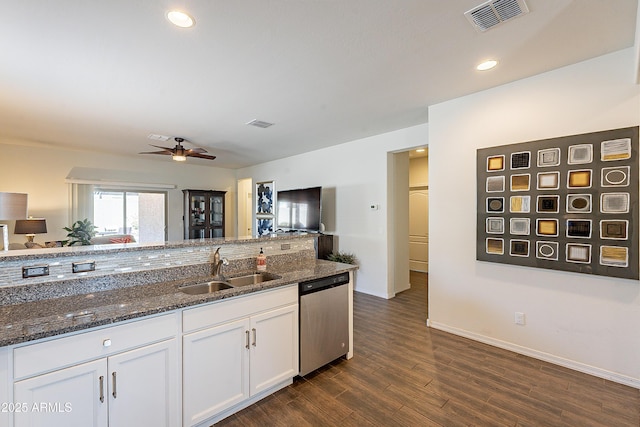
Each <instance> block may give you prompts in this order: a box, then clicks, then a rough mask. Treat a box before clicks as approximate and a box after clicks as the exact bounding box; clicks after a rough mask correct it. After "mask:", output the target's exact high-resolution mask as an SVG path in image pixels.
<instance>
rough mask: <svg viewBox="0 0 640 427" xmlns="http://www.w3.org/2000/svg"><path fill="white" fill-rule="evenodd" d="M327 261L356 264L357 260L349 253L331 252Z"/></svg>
mask: <svg viewBox="0 0 640 427" xmlns="http://www.w3.org/2000/svg"><path fill="white" fill-rule="evenodd" d="M327 259H328V260H329V261H333V262H341V263H343V264H357V263H358V259H357V258H356V256H355V255H354V254H352V253H349V252H340V251H338V252H331V253H330V254H329V255H328V256H327Z"/></svg>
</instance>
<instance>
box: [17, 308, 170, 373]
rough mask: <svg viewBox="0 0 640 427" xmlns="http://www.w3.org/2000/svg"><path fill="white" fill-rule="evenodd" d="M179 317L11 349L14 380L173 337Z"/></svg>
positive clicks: (104, 329)
mask: <svg viewBox="0 0 640 427" xmlns="http://www.w3.org/2000/svg"><path fill="white" fill-rule="evenodd" d="M178 328H179V313H177V312H176V313H171V314H165V315H162V316H158V317H154V318H151V319H145V320H137V321H133V322H129V323H124V324H119V325H117V326H111V327H107V328H102V329H97V330H91V331H89V332H80V333H77V334H75V335H70V336H66V337H64V338H54V339H51V340H48V341H44V342H39V343H35V344H28V345H24V346H20V347H17V348H14V350H13V355H14V363H13V367H14V371H13V372H14V376H15V380H20V379H23V378H26V377H30V376H33V375H38V374H41V373H44V372H49V371H53V370H56V369H60V368H64V367H66V366H70V365H75V364H78V363H82V362H86V361H89V360H93V359H97V358H100V357H106V356H109V355H111V354H114V353H119V352H122V351H125V350H129V349H131V348H135V347H140V346H143V345H147V344H150V343H153V342H158V341H161V340H164V339H167V338H171V337H175V336H176V335H177V334H178V332H179V330H178Z"/></svg>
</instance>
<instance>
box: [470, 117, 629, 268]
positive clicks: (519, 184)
mask: <svg viewBox="0 0 640 427" xmlns="http://www.w3.org/2000/svg"><path fill="white" fill-rule="evenodd" d="M638 129H639V128H638V127H631V128H623V129H615V130H608V131H602V132H594V133H588V134H582V135H572V136H565V137H559V138H552V139H545V140H539V141H531V142H524V143H517V144H510V145H503V146H498V147H490V148H483V149H479V150H478V151H477V195H478V196H477V246H476V254H477V256H476V258H477V259H478V260H480V261H489V262H498V263H504V264H515V265H521V266H527V267H536V268H546V269H553V270H562V271H571V272H577V273H586V274H596V275H602V276H610V277H620V278H627V279H636V280H637V279H638V278H639V277H638V260H639V255H638V246H639V240H640V239H639V234H638V180H639V177H638Z"/></svg>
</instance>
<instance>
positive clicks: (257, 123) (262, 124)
mask: <svg viewBox="0 0 640 427" xmlns="http://www.w3.org/2000/svg"><path fill="white" fill-rule="evenodd" d="M245 124H246V125H249V126H255V127H257V128H263V129H264V128H268V127H269V126H273V123H269V122H263V121H262V120H251V121H250V122H247V123H245Z"/></svg>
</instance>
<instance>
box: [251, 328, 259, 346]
mask: <svg viewBox="0 0 640 427" xmlns="http://www.w3.org/2000/svg"><path fill="white" fill-rule="evenodd" d="M251 332H253V343H252V344H251V345H253V346H254V347H255V346H256V338H257V335H258V334H257V333H256V328H251Z"/></svg>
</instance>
